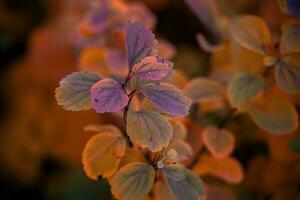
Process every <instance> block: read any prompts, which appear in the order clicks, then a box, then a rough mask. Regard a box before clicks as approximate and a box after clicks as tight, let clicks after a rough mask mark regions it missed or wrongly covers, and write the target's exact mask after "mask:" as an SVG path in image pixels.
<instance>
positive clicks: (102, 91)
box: [91, 79, 128, 113]
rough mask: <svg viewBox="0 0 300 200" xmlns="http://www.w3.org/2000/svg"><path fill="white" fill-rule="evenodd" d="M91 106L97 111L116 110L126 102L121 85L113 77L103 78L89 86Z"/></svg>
mask: <svg viewBox="0 0 300 200" xmlns="http://www.w3.org/2000/svg"><path fill="white" fill-rule="evenodd" d="M91 96H92V106H93V108H94V109H95V110H96V112H97V113H104V112H117V111H119V110H121V109H122V108H124V107H125V106H126V105H127V103H128V96H127V95H126V93H125V91H124V90H123V89H122V85H121V84H120V83H119V82H117V81H115V80H114V79H103V80H101V81H99V82H97V83H96V84H94V85H93V86H92V88H91Z"/></svg>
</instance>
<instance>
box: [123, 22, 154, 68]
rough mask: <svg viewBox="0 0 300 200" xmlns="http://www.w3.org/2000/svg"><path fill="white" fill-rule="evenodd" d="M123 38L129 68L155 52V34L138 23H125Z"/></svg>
mask: <svg viewBox="0 0 300 200" xmlns="http://www.w3.org/2000/svg"><path fill="white" fill-rule="evenodd" d="M125 40H126V51H127V59H128V65H129V68H132V67H133V66H134V65H135V64H136V63H138V62H140V61H141V60H142V59H143V58H145V57H147V56H151V55H155V54H156V53H157V52H156V46H157V41H156V39H155V36H154V35H153V33H152V32H151V31H150V30H148V29H146V28H145V27H144V26H143V25H142V24H140V23H132V22H129V23H128V24H127V25H126V28H125Z"/></svg>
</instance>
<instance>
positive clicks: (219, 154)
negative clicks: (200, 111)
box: [202, 126, 235, 158]
mask: <svg viewBox="0 0 300 200" xmlns="http://www.w3.org/2000/svg"><path fill="white" fill-rule="evenodd" d="M202 137H203V142H204V145H205V146H206V147H207V149H208V150H209V152H210V153H211V154H212V155H213V156H214V157H216V158H226V157H228V156H229V155H230V154H231V152H232V151H233V148H234V145H235V138H234V135H233V133H231V132H230V131H228V130H225V129H218V128H216V127H214V126H210V127H207V128H205V129H204V130H203V133H202Z"/></svg>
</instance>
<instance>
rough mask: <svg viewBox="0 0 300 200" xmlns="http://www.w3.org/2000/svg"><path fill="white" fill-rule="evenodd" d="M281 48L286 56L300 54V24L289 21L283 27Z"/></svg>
mask: <svg viewBox="0 0 300 200" xmlns="http://www.w3.org/2000/svg"><path fill="white" fill-rule="evenodd" d="M280 48H281V52H282V53H284V54H285V53H297V52H300V23H298V22H296V21H289V22H288V23H286V24H284V25H283V27H282V36H281V43H280Z"/></svg>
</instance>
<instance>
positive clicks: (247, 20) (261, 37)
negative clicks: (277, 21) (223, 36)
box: [230, 15, 272, 54]
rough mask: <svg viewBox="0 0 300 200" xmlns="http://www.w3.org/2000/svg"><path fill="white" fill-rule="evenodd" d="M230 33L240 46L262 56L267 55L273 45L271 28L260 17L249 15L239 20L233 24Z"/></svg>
mask: <svg viewBox="0 0 300 200" xmlns="http://www.w3.org/2000/svg"><path fill="white" fill-rule="evenodd" d="M230 33H231V35H232V37H233V39H234V40H235V41H236V42H238V43H239V44H240V45H242V46H243V47H245V48H247V49H249V50H252V51H254V52H257V53H260V54H265V53H266V51H267V48H268V47H269V46H271V45H272V39H271V33H270V31H269V28H268V27H267V25H266V23H265V22H264V21H263V19H261V18H260V17H256V16H252V15H247V16H243V17H240V18H238V19H237V20H235V21H234V22H233V23H232V25H231V27H230Z"/></svg>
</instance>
